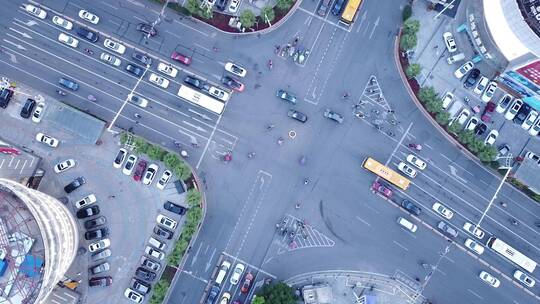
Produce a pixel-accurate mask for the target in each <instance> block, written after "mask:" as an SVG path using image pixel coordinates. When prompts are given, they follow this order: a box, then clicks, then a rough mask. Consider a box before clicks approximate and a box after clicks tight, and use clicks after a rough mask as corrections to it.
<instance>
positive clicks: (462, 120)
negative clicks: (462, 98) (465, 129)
mask: <svg viewBox="0 0 540 304" xmlns="http://www.w3.org/2000/svg"><path fill="white" fill-rule="evenodd" d="M469 115H471V112H470V111H469V110H467V109H465V108H464V109H463V110H461V112H459V115H458V116H457V118H456V122H457V123H458V124H460V125H462V124H464V123H465V122H466V121H467V118H469Z"/></svg>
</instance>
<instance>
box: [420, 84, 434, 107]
mask: <svg viewBox="0 0 540 304" xmlns="http://www.w3.org/2000/svg"><path fill="white" fill-rule="evenodd" d="M436 98H437V92H436V91H435V88H434V87H423V88H421V89H420V91H419V92H418V99H420V101H421V102H422V103H424V104H426V103H428V102H430V101H432V100H435V99H436Z"/></svg>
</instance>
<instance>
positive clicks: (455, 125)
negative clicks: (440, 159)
mask: <svg viewBox="0 0 540 304" xmlns="http://www.w3.org/2000/svg"><path fill="white" fill-rule="evenodd" d="M462 127H463V126H462V125H460V124H459V123H457V122H454V123H453V124H451V125H449V126H448V133H453V134H457V133H458V132H459V130H460V129H461V128H462Z"/></svg>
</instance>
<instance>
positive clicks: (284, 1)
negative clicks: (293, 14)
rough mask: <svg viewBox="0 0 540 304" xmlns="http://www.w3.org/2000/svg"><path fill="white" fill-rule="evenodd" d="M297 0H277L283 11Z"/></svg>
mask: <svg viewBox="0 0 540 304" xmlns="http://www.w3.org/2000/svg"><path fill="white" fill-rule="evenodd" d="M294 2H295V0H277V3H276V7H277V8H278V9H280V10H282V11H285V10H288V9H289V8H290V7H291V6H292V5H293V4H294Z"/></svg>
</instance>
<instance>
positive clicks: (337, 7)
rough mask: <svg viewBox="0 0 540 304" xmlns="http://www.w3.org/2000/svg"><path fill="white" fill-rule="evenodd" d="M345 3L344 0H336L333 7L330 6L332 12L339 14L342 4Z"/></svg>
mask: <svg viewBox="0 0 540 304" xmlns="http://www.w3.org/2000/svg"><path fill="white" fill-rule="evenodd" d="M344 3H345V0H337V1H336V3H335V4H334V7H333V8H332V14H334V15H336V16H337V15H339V14H340V13H341V10H342V9H343V4H344Z"/></svg>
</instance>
